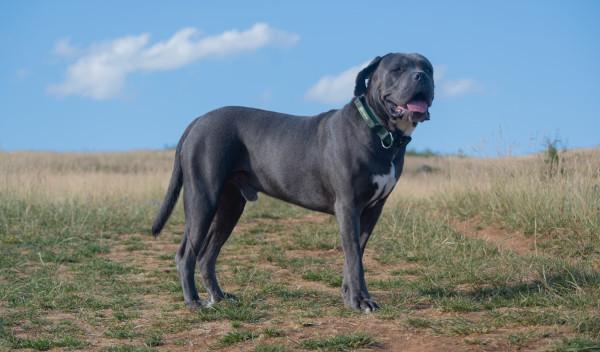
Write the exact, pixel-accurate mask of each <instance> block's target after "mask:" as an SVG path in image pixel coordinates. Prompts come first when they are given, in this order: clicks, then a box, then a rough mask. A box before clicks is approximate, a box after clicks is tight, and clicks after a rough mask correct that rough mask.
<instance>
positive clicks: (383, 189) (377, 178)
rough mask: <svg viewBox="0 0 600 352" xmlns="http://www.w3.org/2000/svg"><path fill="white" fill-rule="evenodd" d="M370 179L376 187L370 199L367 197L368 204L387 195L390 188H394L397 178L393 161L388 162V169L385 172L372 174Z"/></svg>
mask: <svg viewBox="0 0 600 352" xmlns="http://www.w3.org/2000/svg"><path fill="white" fill-rule="evenodd" d="M372 180H373V183H374V184H375V186H376V188H377V189H376V190H375V193H373V196H372V197H371V199H369V204H373V203H374V202H375V201H377V200H379V199H382V198H385V197H387V195H388V194H390V192H391V191H392V189H394V186H395V185H396V180H397V177H396V167H395V166H394V163H390V171H389V172H388V173H387V174H383V175H373V178H372Z"/></svg>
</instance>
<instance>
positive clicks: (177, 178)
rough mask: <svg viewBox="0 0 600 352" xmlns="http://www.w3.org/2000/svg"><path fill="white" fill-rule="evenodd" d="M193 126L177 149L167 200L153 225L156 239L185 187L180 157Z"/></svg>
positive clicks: (185, 133)
mask: <svg viewBox="0 0 600 352" xmlns="http://www.w3.org/2000/svg"><path fill="white" fill-rule="evenodd" d="M194 122H195V121H194ZM193 125H194V123H193V122H192V123H191V124H190V125H189V126H188V128H187V129H186V130H185V132H184V133H183V136H182V137H181V139H180V140H179V143H177V149H175V161H174V162H173V173H172V174H171V181H169V188H168V189H167V194H165V199H164V201H163V203H162V205H161V206H160V209H159V210H158V214H156V218H154V223H153V224H152V235H154V237H156V236H158V235H159V234H160V231H161V230H162V229H163V227H164V226H165V223H166V222H167V220H168V219H169V216H171V213H172V212H173V208H175V204H177V198H179V192H181V187H182V186H183V171H182V170H181V156H180V154H181V146H182V145H183V141H184V140H185V138H186V137H187V135H188V132H189V131H190V129H191V127H192V126H193Z"/></svg>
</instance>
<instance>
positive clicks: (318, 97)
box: [306, 61, 369, 104]
mask: <svg viewBox="0 0 600 352" xmlns="http://www.w3.org/2000/svg"><path fill="white" fill-rule="evenodd" d="M368 64H369V61H366V62H363V63H362V64H360V65H356V66H353V67H350V68H349V69H347V70H345V71H344V72H341V73H339V74H337V75H327V76H324V77H322V78H321V79H319V81H318V82H317V83H316V84H315V85H313V86H312V87H311V88H310V89H309V90H308V92H306V98H307V99H309V100H313V101H316V102H319V103H325V104H336V103H342V102H345V101H347V100H349V99H350V98H351V97H352V96H353V91H354V84H355V82H356V75H357V74H358V72H360V70H362V69H363V68H364V67H366V66H367V65H368Z"/></svg>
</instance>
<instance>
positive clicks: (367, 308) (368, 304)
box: [360, 298, 379, 313]
mask: <svg viewBox="0 0 600 352" xmlns="http://www.w3.org/2000/svg"><path fill="white" fill-rule="evenodd" d="M377 309H379V304H377V302H375V301H374V300H372V299H370V298H364V299H362V300H361V301H360V310H361V311H363V312H365V313H372V312H374V311H376V310H377Z"/></svg>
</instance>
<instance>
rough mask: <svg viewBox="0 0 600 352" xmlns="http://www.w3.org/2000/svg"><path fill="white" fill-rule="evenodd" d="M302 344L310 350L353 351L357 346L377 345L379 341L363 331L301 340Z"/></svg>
mask: <svg viewBox="0 0 600 352" xmlns="http://www.w3.org/2000/svg"><path fill="white" fill-rule="evenodd" d="M300 346H301V347H302V348H306V349H309V350H319V351H351V350H354V349H357V348H367V347H373V348H374V347H376V346H377V343H376V341H375V339H373V338H372V337H371V336H369V335H367V334H363V333H354V334H348V335H336V336H331V337H323V338H316V339H307V340H303V341H300Z"/></svg>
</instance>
